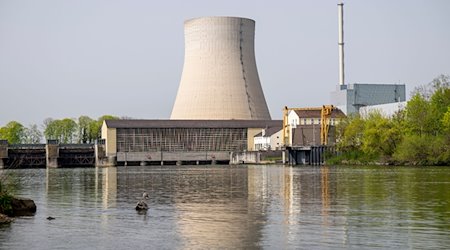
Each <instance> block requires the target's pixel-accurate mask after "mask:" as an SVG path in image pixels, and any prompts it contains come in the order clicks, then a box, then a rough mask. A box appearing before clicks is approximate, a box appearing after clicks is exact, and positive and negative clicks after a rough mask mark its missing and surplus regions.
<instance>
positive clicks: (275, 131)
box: [255, 126, 282, 137]
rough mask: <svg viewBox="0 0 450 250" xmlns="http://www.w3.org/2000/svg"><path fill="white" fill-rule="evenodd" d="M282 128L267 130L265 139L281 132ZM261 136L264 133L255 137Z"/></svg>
mask: <svg viewBox="0 0 450 250" xmlns="http://www.w3.org/2000/svg"><path fill="white" fill-rule="evenodd" d="M281 128H282V126H276V127H270V128H267V129H266V131H265V132H266V134H265V137H269V136H272V135H273V134H275V133H278V132H279V131H280V130H281ZM260 136H262V132H261V133H259V134H257V135H255V137H260Z"/></svg>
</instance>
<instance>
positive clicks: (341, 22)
mask: <svg viewBox="0 0 450 250" xmlns="http://www.w3.org/2000/svg"><path fill="white" fill-rule="evenodd" d="M338 19H339V41H338V45H339V85H340V86H342V85H345V75H344V3H343V2H342V1H341V2H340V3H338Z"/></svg>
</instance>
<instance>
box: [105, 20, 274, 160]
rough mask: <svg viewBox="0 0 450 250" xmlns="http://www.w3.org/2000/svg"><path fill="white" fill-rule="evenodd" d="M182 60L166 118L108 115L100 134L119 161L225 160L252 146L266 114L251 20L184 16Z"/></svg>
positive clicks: (270, 123)
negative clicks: (183, 52)
mask: <svg viewBox="0 0 450 250" xmlns="http://www.w3.org/2000/svg"><path fill="white" fill-rule="evenodd" d="M184 29H185V30H184V31H185V59H184V66H183V72H182V76H181V81H180V85H179V89H178V93H177V96H176V100H175V104H174V106H173V110H172V114H171V117H170V120H115V121H113V120H108V121H105V122H104V123H103V127H102V138H103V139H104V142H105V149H106V155H107V157H108V158H109V159H112V161H113V162H115V163H117V164H118V165H127V164H132V165H135V164H174V163H177V164H205V163H212V162H216V163H229V162H231V161H235V160H233V159H234V158H233V155H234V153H239V152H246V151H252V150H254V137H255V135H257V134H259V133H261V131H263V130H265V129H269V128H272V127H281V125H282V122H281V121H280V120H278V121H276V120H271V118H270V114H269V109H268V108H267V104H266V100H265V98H264V93H263V90H262V87H261V83H260V81H259V77H258V71H257V69H256V61H255V50H254V36H255V22H254V21H253V20H250V19H247V18H239V17H205V18H195V19H191V20H188V21H186V22H185V23H184Z"/></svg>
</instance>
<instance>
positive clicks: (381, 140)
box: [362, 112, 402, 161]
mask: <svg viewBox="0 0 450 250" xmlns="http://www.w3.org/2000/svg"><path fill="white" fill-rule="evenodd" d="M401 140H402V131H401V125H400V123H398V122H395V120H394V119H388V118H386V117H383V116H382V115H381V114H380V113H378V112H374V113H371V114H369V117H368V118H367V119H366V122H365V127H364V133H363V138H362V141H363V143H362V149H363V152H364V153H366V154H367V155H369V156H372V157H376V158H380V157H381V158H382V160H383V161H389V160H390V159H391V157H392V155H393V154H394V152H395V149H396V147H397V145H398V144H399V143H400V142H401Z"/></svg>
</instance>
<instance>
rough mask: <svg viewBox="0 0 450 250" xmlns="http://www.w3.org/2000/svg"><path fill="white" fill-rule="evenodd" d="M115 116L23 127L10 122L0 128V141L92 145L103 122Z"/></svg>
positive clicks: (85, 117) (98, 135)
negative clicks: (46, 141) (55, 141)
mask: <svg viewBox="0 0 450 250" xmlns="http://www.w3.org/2000/svg"><path fill="white" fill-rule="evenodd" d="M116 119H119V118H118V117H116V116H112V115H104V116H101V117H99V118H98V119H92V118H90V117H89V116H84V115H83V116H80V117H79V118H78V119H73V118H64V119H60V120H58V119H52V118H47V119H45V120H44V122H43V125H42V129H43V130H42V131H41V130H40V129H39V127H38V125H36V124H31V125H30V126H29V127H25V126H23V125H22V124H21V123H19V122H17V121H11V122H9V123H8V124H6V125H5V126H4V127H0V140H8V143H9V144H20V143H25V144H35V143H41V142H42V141H43V139H44V138H45V140H59V142H60V143H94V142H95V140H97V139H99V138H100V137H101V127H102V124H103V121H104V120H116Z"/></svg>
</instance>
